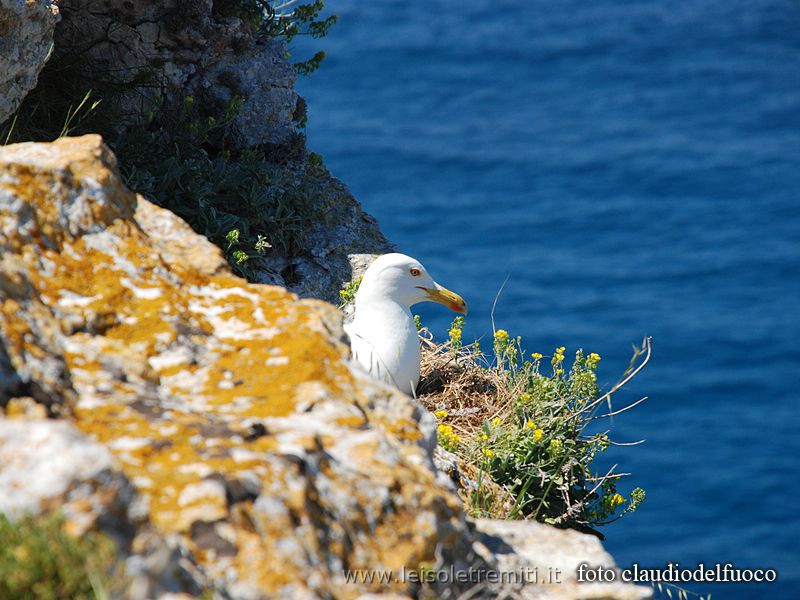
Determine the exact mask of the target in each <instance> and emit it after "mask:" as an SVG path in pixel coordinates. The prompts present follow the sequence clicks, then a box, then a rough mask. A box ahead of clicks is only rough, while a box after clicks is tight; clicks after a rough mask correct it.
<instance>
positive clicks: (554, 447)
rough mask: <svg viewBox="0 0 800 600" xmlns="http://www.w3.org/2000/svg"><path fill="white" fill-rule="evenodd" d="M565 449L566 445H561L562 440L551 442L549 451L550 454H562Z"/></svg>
mask: <svg viewBox="0 0 800 600" xmlns="http://www.w3.org/2000/svg"><path fill="white" fill-rule="evenodd" d="M563 447H564V444H562V443H561V440H550V445H549V446H548V447H547V451H548V452H549V453H550V454H558V453H559V452H561V449H562V448H563Z"/></svg>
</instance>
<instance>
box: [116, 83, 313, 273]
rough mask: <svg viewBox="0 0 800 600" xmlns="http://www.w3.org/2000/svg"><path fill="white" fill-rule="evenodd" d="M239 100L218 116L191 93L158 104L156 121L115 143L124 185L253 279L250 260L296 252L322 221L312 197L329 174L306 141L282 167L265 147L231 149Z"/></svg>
mask: <svg viewBox="0 0 800 600" xmlns="http://www.w3.org/2000/svg"><path fill="white" fill-rule="evenodd" d="M240 106H241V100H240V99H234V101H233V102H231V104H230V105H229V106H228V107H226V108H225V110H224V111H223V112H222V114H221V115H220V116H219V117H218V118H217V117H213V116H203V115H202V114H201V112H200V111H199V110H198V109H197V107H196V106H195V102H194V99H193V98H192V97H191V96H189V97H187V98H186V101H185V102H184V105H183V106H182V107H180V108H179V109H176V110H173V111H167V110H165V109H159V110H158V111H154V113H153V114H160V115H162V116H161V117H155V116H152V115H151V118H152V120H151V121H150V122H148V123H146V124H144V125H143V126H142V127H139V128H135V129H133V130H131V131H130V132H128V133H126V134H125V135H124V136H122V137H120V138H118V139H117V140H116V141H115V142H113V143H112V147H113V148H114V150H115V151H116V153H117V156H118V158H119V164H120V170H121V172H122V175H123V178H124V180H125V183H126V185H127V186H128V187H130V188H131V189H132V190H135V191H137V192H139V193H141V194H143V195H145V196H146V197H148V198H150V199H151V200H153V201H154V202H156V203H157V204H159V205H160V206H163V207H165V208H168V209H169V210H171V211H173V212H175V213H176V214H178V215H179V216H180V217H182V218H183V219H185V220H186V221H187V222H188V223H189V224H190V225H191V226H192V227H193V228H194V229H195V231H197V232H198V233H201V234H202V235H205V236H206V237H208V238H209V239H210V240H211V241H212V242H214V243H215V244H217V245H218V246H219V247H220V248H222V250H223V251H224V252H225V255H226V258H227V259H228V261H229V262H230V263H231V265H232V266H233V268H234V270H236V271H237V272H238V273H239V274H241V275H243V276H245V277H252V275H253V270H252V262H251V260H250V259H252V258H254V257H257V256H260V255H262V254H264V253H265V252H266V251H267V250H268V249H269V248H272V247H275V248H276V249H278V250H280V251H281V252H282V253H283V254H288V255H294V254H297V253H298V252H301V251H302V250H303V248H304V247H305V242H304V235H305V232H306V231H307V230H308V228H309V227H310V225H311V224H312V223H313V222H316V221H319V220H321V219H323V218H324V216H323V215H322V214H321V211H322V208H321V207H319V206H318V202H317V201H316V198H315V194H316V193H317V189H318V182H319V180H320V178H321V177H322V176H323V175H324V174H325V169H324V167H323V166H322V165H321V161H320V160H319V159H318V157H316V155H313V156H311V157H309V158H305V155H304V153H303V150H302V141H300V142H298V143H299V146H298V147H297V148H296V154H295V155H294V156H293V157H289V158H292V159H293V161H288V162H286V163H285V164H276V163H274V162H271V160H270V159H271V158H273V157H269V156H267V154H266V151H265V150H263V149H248V150H244V151H240V152H234V151H231V150H229V149H227V145H228V144H227V136H228V133H229V128H230V124H231V122H232V120H233V119H234V117H235V116H236V114H237V113H238V110H239V108H240Z"/></svg>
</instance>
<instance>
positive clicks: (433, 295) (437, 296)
mask: <svg viewBox="0 0 800 600" xmlns="http://www.w3.org/2000/svg"><path fill="white" fill-rule="evenodd" d="M433 285H434V286H435V287H433V288H426V287H422V286H417V287H419V289H421V290H422V291H423V292H425V293H426V294H428V297H427V298H426V300H430V301H431V302H438V303H439V304H444V305H445V306H446V307H447V308H449V309H450V310H453V311H455V312H458V313H461V314H463V315H465V314H467V303H466V302H464V299H463V298H462V297H461V296H459V295H458V294H456V293H455V292H451V291H450V290H448V289H447V288H446V287H443V286H441V285H439V284H438V283H436V282H435V281H434V282H433Z"/></svg>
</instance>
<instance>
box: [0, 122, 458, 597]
mask: <svg viewBox="0 0 800 600" xmlns="http://www.w3.org/2000/svg"><path fill="white" fill-rule="evenodd" d="M0 247H2V249H3V255H4V258H5V257H9V259H8V260H4V261H3V262H2V268H3V269H4V271H3V272H2V273H0V278H2V279H3V280H4V281H11V280H13V281H14V282H15V283H13V284H12V285H4V286H3V287H0V315H2V320H1V321H0V348H2V349H3V353H4V355H5V356H6V359H4V362H5V365H4V367H3V368H4V370H5V371H6V372H9V371H10V372H11V377H12V378H13V377H16V378H17V379H18V380H22V379H25V380H26V381H28V386H27V388H26V391H27V389H30V388H32V387H33V386H34V385H37V386H39V387H42V388H46V389H47V390H48V391H49V395H48V397H47V401H48V402H49V403H51V404H52V403H58V404H59V405H60V406H61V407H62V410H61V411H60V414H62V415H64V416H66V417H67V418H68V419H69V420H70V421H71V422H72V423H73V425H74V428H75V429H76V430H77V431H79V432H81V433H82V434H83V435H84V436H87V437H88V438H89V440H91V443H92V444H93V446H92V447H93V448H95V447H96V446H95V445H100V446H102V447H104V448H105V449H106V453H105V454H103V456H105V457H106V458H105V459H104V461H105V460H107V457H108V456H113V459H114V464H116V465H118V469H119V472H120V473H121V474H122V475H124V477H125V480H126V481H129V482H130V485H131V486H132V494H133V496H134V497H135V498H136V500H135V502H133V501H132V502H133V504H134V507H135V510H133V513H134V514H135V515H136V519H137V520H138V521H141V522H146V523H149V524H151V526H152V528H153V531H154V532H155V534H156V535H157V538H158V540H161V541H162V546H163V544H165V543H166V541H168V540H172V543H173V545H172V546H170V547H172V548H173V550H169V551H167V550H165V551H164V552H166V555H167V556H177V555H181V556H183V557H184V558H185V559H186V560H188V561H189V563H190V564H191V565H194V566H195V567H196V568H197V569H199V570H200V571H201V572H202V573H204V574H205V575H206V576H207V577H208V580H209V581H210V582H211V584H213V585H214V586H216V587H217V588H218V589H224V590H227V591H226V593H229V594H230V595H231V596H232V597H236V598H266V597H286V598H302V597H331V596H333V597H341V598H349V597H355V596H358V595H359V594H360V593H362V592H368V591H374V592H389V591H393V592H397V593H408V592H409V584H408V583H396V582H389V583H383V584H378V583H373V584H367V583H359V584H355V583H353V584H345V582H344V580H343V574H342V569H344V568H351V569H374V568H388V569H399V568H400V567H401V566H404V565H405V566H408V565H419V564H421V563H426V562H430V563H432V562H435V561H436V560H437V557H443V559H444V560H448V561H461V563H460V564H462V565H463V564H465V561H467V560H470V558H469V556H470V548H471V547H470V543H471V541H470V537H469V533H468V528H467V526H466V522H465V520H464V517H463V513H462V510H461V505H460V502H459V501H458V498H457V497H456V496H455V495H453V494H452V493H451V492H450V491H449V490H448V489H447V488H446V487H444V486H442V485H441V484H440V482H439V481H438V480H437V476H436V474H435V472H434V469H433V467H432V463H431V458H430V450H431V448H432V447H433V443H434V433H433V424H432V419H431V418H430V416H429V415H427V413H425V411H424V410H422V409H420V407H419V406H418V405H417V404H416V403H414V402H413V400H412V399H410V398H408V397H406V396H403V395H401V394H399V393H397V392H394V391H392V390H391V389H388V388H386V387H383V386H381V385H379V384H377V383H375V382H373V381H371V380H370V379H368V378H366V377H363V376H362V375H360V374H359V373H358V372H356V371H354V370H352V369H351V367H350V364H349V362H348V349H347V347H346V346H345V345H344V344H343V343H342V342H341V341H340V338H341V337H342V330H341V316H340V315H339V313H338V312H337V311H336V309H335V308H334V307H332V306H330V305H327V304H324V303H322V302H319V301H311V300H298V299H297V298H296V296H294V295H292V294H290V293H288V292H287V291H285V290H284V289H281V288H277V287H270V286H264V285H257V284H247V283H246V282H245V281H244V280H242V279H239V278H237V277H235V276H233V275H232V274H231V273H230V272H229V271H228V269H227V267H226V266H225V265H224V261H223V259H222V257H221V255H220V252H219V250H218V249H217V248H216V247H215V246H213V245H211V244H210V243H209V242H208V241H207V240H206V239H205V238H202V237H200V236H198V235H196V234H194V233H193V232H192V231H191V230H190V229H189V228H188V226H186V225H185V224H184V223H183V222H182V221H180V219H178V218H177V217H176V216H175V215H174V214H172V213H170V212H168V211H166V210H163V209H160V208H158V207H156V206H154V205H152V204H151V203H149V202H148V201H147V200H145V199H143V198H141V197H137V196H136V195H134V194H132V193H130V192H128V191H127V190H125V188H124V187H123V186H122V184H121V183H120V181H119V178H118V177H117V174H116V169H115V164H114V158H113V155H111V154H110V152H108V150H107V149H106V148H105V147H104V146H103V145H102V143H101V140H100V138H99V137H98V136H93V135H90V136H84V137H82V138H64V139H61V140H58V141H56V142H54V143H52V144H18V145H14V146H8V147H5V148H2V149H0ZM27 357H42V360H44V359H48V360H52V361H56V362H55V363H54V364H57V365H58V366H59V369H60V370H57V371H56V372H57V375H58V377H56V376H55V375H54V376H48V370H47V369H46V368H45V367H44V366H42V367H40V368H37V369H30V368H29V369H28V371H27V372H21V371H24V368H25V365H27V362H26V361H27V360H28V358H27ZM48 364H49V363H48ZM14 391H15V390H14V388H13V386H11V387H7V388H6V396H9V395H13V394H14ZM25 395H26V396H30V395H31V394H28V393H26V394H25ZM80 447H81V446H80V445H78V444H77V442H76V449H78V448H80ZM76 451H77V450H76ZM97 463H98V465H102V464H105V463H104V462H102V461H97ZM138 521H137V522H138ZM132 544H133V547H135V545H136V544H135V543H132ZM167 545H168V546H169V544H167ZM175 548H183V549H184V554H181V552H180V551H178V550H174V549H175ZM176 552H177V553H178V554H175V553H176ZM155 554H158V552H156V553H155ZM136 556H139V558H136ZM145 556H146V553H145V554H141V553H137V552H134V553H133V555H132V557H131V560H132V561H133V563H131V560H129V561H128V563H129V564H133V565H134V566H135V565H136V564H140V565H141V564H142V561H144V562H146V558H145ZM137 561H138V563H137ZM167 562H169V561H167ZM134 570H135V569H134ZM183 591H191V589H190V587H187V588H185V589H184V590H183ZM142 593H143V594H145V595H146V593H147V592H142ZM443 597H446V595H445V596H443Z"/></svg>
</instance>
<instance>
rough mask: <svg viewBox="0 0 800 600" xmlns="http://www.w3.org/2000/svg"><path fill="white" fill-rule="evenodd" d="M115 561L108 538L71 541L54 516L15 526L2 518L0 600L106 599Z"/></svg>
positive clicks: (89, 536)
mask: <svg viewBox="0 0 800 600" xmlns="http://www.w3.org/2000/svg"><path fill="white" fill-rule="evenodd" d="M115 562H116V545H115V544H114V542H113V541H112V540H111V539H110V538H108V537H107V536H105V535H103V534H100V533H94V532H89V533H86V534H85V535H83V536H82V537H80V538H77V537H72V536H70V535H68V534H67V533H66V532H65V531H64V519H63V518H62V517H61V516H59V515H58V514H52V515H47V516H39V517H30V516H27V517H23V518H21V519H20V520H19V521H16V522H11V521H9V520H8V519H7V518H6V517H5V516H4V515H0V598H20V599H23V598H36V600H62V599H63V598H70V599H72V600H83V599H86V600H89V599H93V600H95V599H101V598H107V597H108V594H109V592H108V590H109V588H110V585H111V582H112V575H113V571H114V566H115Z"/></svg>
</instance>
